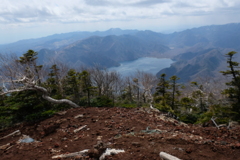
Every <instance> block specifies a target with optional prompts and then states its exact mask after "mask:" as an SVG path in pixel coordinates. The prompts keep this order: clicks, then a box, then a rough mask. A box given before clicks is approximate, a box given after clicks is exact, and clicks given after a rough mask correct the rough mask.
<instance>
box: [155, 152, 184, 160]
mask: <svg viewBox="0 0 240 160" xmlns="http://www.w3.org/2000/svg"><path fill="white" fill-rule="evenodd" d="M159 155H160V158H161V159H162V160H180V159H179V158H177V157H174V156H172V155H170V154H168V153H165V152H160V154H159Z"/></svg>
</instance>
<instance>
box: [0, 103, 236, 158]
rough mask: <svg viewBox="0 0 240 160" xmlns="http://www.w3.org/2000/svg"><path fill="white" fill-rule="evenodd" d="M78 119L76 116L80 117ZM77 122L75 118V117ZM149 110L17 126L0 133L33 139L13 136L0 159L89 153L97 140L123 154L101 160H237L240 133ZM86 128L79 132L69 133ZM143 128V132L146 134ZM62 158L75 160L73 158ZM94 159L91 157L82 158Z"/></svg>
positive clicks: (71, 113)
mask: <svg viewBox="0 0 240 160" xmlns="http://www.w3.org/2000/svg"><path fill="white" fill-rule="evenodd" d="M81 114H82V115H81ZM77 115H80V117H78V118H75V116H77ZM160 115H161V113H157V112H152V111H151V110H150V109H143V108H138V109H124V108H78V109H70V110H68V111H67V112H66V113H64V112H63V113H60V114H56V115H54V116H53V117H51V118H49V119H46V120H44V121H41V122H39V123H35V124H22V125H19V126H16V127H14V128H11V129H8V130H5V131H2V132H0V137H4V136H6V135H8V134H9V133H12V132H14V131H15V130H20V131H21V134H22V135H28V136H30V137H31V138H33V139H35V140H36V142H32V143H17V141H18V140H19V139H20V138H21V135H19V136H10V137H8V138H4V139H1V140H0V146H3V145H5V144H8V143H10V145H9V146H10V148H9V147H3V148H2V149H1V150H0V155H1V158H0V159H1V160H20V159H21V160H40V159H41V160H47V159H52V156H55V155H60V154H66V153H72V152H78V151H82V150H84V149H92V148H93V146H94V145H96V144H97V142H98V141H102V142H103V143H104V144H105V145H107V147H108V148H115V149H123V150H125V153H120V154H117V155H113V156H109V157H108V158H107V159H113V160H116V159H121V160H160V157H159V153H160V152H161V151H164V152H167V153H169V154H171V155H174V156H176V157H178V158H180V159H183V160H208V159H209V160H215V159H218V160H237V159H240V128H239V127H235V128H232V129H229V130H228V129H226V128H223V129H217V128H216V127H200V126H193V125H184V124H181V123H179V122H177V121H176V120H173V119H170V118H166V117H165V119H164V116H160ZM84 125H87V127H86V128H84V129H83V130H80V131H79V132H76V133H75V132H74V130H75V129H77V128H79V127H81V126H84ZM147 127H148V130H146V129H147ZM67 159H77V158H76V157H72V158H67ZM78 159H94V158H91V154H87V155H86V156H85V157H84V158H78Z"/></svg>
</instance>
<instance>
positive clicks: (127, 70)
mask: <svg viewBox="0 0 240 160" xmlns="http://www.w3.org/2000/svg"><path fill="white" fill-rule="evenodd" d="M172 63H173V61H172V60H171V59H168V58H152V57H143V58H139V59H137V60H135V61H127V62H123V63H121V65H120V66H119V67H111V68H109V71H117V72H119V73H120V74H121V75H123V76H130V75H132V74H134V73H135V72H136V71H144V72H148V73H152V74H154V75H155V74H157V72H159V71H160V70H161V69H163V68H168V67H170V65H171V64H172Z"/></svg>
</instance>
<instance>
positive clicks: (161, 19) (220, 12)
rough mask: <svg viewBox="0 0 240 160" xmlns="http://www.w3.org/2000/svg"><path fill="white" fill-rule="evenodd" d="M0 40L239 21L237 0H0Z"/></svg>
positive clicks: (161, 29) (172, 28)
mask: <svg viewBox="0 0 240 160" xmlns="http://www.w3.org/2000/svg"><path fill="white" fill-rule="evenodd" d="M0 4H1V5H0V44H6V43H11V42H15V41H18V40H22V39H30V38H39V37H45V36H48V35H52V34H60V33H67V32H74V31H97V30H98V31H104V30H108V29H110V28H121V29H138V30H152V31H156V32H162V33H170V32H174V31H180V30H184V29H189V28H194V27H200V26H206V25H221V24H227V23H239V22H240V0H0Z"/></svg>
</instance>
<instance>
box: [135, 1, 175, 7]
mask: <svg viewBox="0 0 240 160" xmlns="http://www.w3.org/2000/svg"><path fill="white" fill-rule="evenodd" d="M162 3H171V0H144V1H140V2H135V3H132V6H136V7H149V6H154V5H157V4H162Z"/></svg>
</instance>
